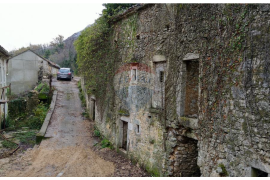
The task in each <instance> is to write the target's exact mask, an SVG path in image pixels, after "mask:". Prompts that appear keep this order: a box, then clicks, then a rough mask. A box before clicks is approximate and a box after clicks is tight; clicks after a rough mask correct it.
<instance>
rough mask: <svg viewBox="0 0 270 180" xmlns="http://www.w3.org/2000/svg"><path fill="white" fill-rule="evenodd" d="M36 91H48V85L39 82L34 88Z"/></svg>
mask: <svg viewBox="0 0 270 180" xmlns="http://www.w3.org/2000/svg"><path fill="white" fill-rule="evenodd" d="M35 90H36V91H38V92H40V93H49V91H50V87H49V85H48V84H47V83H40V84H39V85H38V86H37V87H36V88H35Z"/></svg>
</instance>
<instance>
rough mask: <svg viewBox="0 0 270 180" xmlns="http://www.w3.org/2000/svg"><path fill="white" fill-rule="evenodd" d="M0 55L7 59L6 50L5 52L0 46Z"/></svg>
mask: <svg viewBox="0 0 270 180" xmlns="http://www.w3.org/2000/svg"><path fill="white" fill-rule="evenodd" d="M0 53H1V54H0V55H2V56H6V57H9V54H8V52H7V50H5V49H4V48H3V47H2V46H1V45H0Z"/></svg>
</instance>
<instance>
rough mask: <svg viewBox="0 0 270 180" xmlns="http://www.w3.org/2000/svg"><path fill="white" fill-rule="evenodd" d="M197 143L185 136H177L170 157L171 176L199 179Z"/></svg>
mask: <svg viewBox="0 0 270 180" xmlns="http://www.w3.org/2000/svg"><path fill="white" fill-rule="evenodd" d="M197 144H198V141H197V140H195V139H192V138H188V137H186V136H178V143H177V146H176V147H175V148H174V152H173V153H172V154H171V156H170V160H171V162H172V163H171V164H170V165H171V166H170V168H171V169H173V172H172V176H175V177H200V176H201V172H200V168H199V166H198V165H197V160H198V147H197Z"/></svg>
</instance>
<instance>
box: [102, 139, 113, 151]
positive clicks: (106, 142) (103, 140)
mask: <svg viewBox="0 0 270 180" xmlns="http://www.w3.org/2000/svg"><path fill="white" fill-rule="evenodd" d="M101 147H102V148H106V147H108V148H110V149H113V146H112V144H111V142H110V141H109V140H108V139H106V138H104V139H102V141H101Z"/></svg>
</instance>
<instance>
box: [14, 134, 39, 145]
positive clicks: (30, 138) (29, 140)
mask: <svg viewBox="0 0 270 180" xmlns="http://www.w3.org/2000/svg"><path fill="white" fill-rule="evenodd" d="M14 138H16V139H19V140H20V142H21V143H23V144H32V145H34V144H35V142H36V141H35V140H36V132H35V131H28V132H20V133H16V134H15V135H14Z"/></svg>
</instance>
